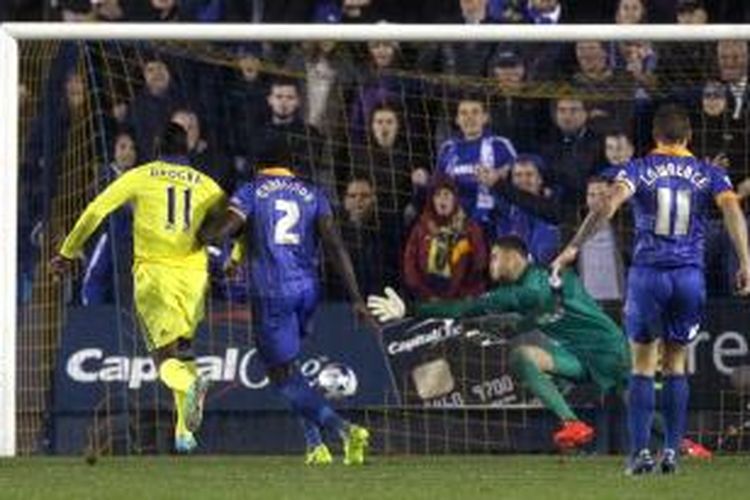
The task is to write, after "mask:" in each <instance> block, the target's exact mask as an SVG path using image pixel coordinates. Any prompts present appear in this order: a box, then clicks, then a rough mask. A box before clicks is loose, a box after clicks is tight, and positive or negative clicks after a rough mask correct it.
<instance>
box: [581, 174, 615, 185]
mask: <svg viewBox="0 0 750 500" xmlns="http://www.w3.org/2000/svg"><path fill="white" fill-rule="evenodd" d="M609 182H610V180H609V179H607V178H606V177H604V176H603V175H592V176H591V177H589V178H588V179H586V185H587V186H588V185H589V184H609Z"/></svg>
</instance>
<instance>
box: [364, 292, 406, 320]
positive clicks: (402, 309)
mask: <svg viewBox="0 0 750 500" xmlns="http://www.w3.org/2000/svg"><path fill="white" fill-rule="evenodd" d="M367 308H368V309H369V310H370V312H371V313H372V315H373V316H375V317H376V318H377V319H378V321H380V322H381V323H386V322H388V321H393V320H395V319H401V318H403V317H404V316H406V304H404V301H403V299H402V298H401V297H399V296H398V293H396V290H394V289H393V288H391V287H389V286H387V287H385V296H384V297H383V296H380V295H370V296H369V297H367Z"/></svg>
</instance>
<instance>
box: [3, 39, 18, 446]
mask: <svg viewBox="0 0 750 500" xmlns="http://www.w3.org/2000/svg"><path fill="white" fill-rule="evenodd" d="M18 68H19V61H18V43H17V41H16V40H15V39H14V38H13V37H12V36H10V35H9V34H8V33H7V32H6V31H5V29H4V28H3V27H2V26H1V25H0V172H1V173H2V174H1V175H2V178H0V456H13V455H15V454H16V290H17V283H18V281H17V276H16V248H17V236H18V234H17V233H18V223H17V218H18V206H17V195H18V83H19V80H18Z"/></svg>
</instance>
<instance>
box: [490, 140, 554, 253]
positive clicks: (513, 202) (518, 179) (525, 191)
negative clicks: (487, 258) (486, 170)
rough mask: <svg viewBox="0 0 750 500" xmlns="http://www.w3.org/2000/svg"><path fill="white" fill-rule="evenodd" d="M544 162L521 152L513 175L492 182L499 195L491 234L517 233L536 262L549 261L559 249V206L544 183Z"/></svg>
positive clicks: (494, 235) (514, 164)
mask: <svg viewBox="0 0 750 500" xmlns="http://www.w3.org/2000/svg"><path fill="white" fill-rule="evenodd" d="M543 171H544V161H543V160H542V158H541V157H539V156H537V155H529V154H521V155H518V157H517V158H516V160H515V163H513V167H512V168H511V170H510V178H509V179H503V178H502V177H501V178H500V179H498V180H497V181H496V182H495V183H494V184H492V180H491V179H489V180H486V179H487V178H486V177H485V176H484V175H481V174H480V177H481V178H482V180H483V181H485V182H487V184H492V187H493V189H494V193H495V195H496V196H497V203H496V204H495V209H494V211H493V224H494V227H493V231H492V237H493V238H497V237H500V236H507V235H511V234H513V235H516V236H518V237H520V238H521V239H523V241H524V242H525V243H526V245H527V247H528V248H529V253H530V254H531V255H532V257H533V258H534V261H535V262H537V263H540V264H548V263H549V262H550V261H551V260H552V259H553V258H554V257H555V255H556V254H557V251H558V250H559V248H560V230H559V228H558V224H559V222H560V210H559V205H558V204H557V203H556V201H555V200H554V198H553V196H552V192H551V191H550V190H549V189H546V188H545V186H544V175H543Z"/></svg>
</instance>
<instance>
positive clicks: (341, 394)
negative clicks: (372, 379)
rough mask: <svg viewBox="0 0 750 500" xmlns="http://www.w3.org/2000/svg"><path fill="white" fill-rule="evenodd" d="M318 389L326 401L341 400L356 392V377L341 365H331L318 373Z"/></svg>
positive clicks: (352, 371) (346, 367) (349, 369)
mask: <svg viewBox="0 0 750 500" xmlns="http://www.w3.org/2000/svg"><path fill="white" fill-rule="evenodd" d="M318 387H320V389H321V391H322V392H323V396H325V397H326V398H327V399H343V398H348V397H351V396H354V394H356V392H357V375H356V374H355V373H354V370H352V369H351V368H349V367H348V366H346V365H344V364H341V363H331V364H329V365H326V366H325V368H323V369H322V370H320V373H318Z"/></svg>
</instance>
